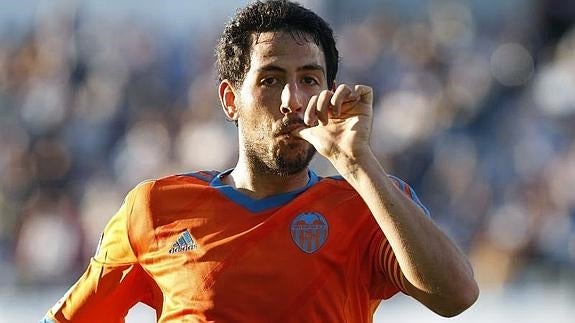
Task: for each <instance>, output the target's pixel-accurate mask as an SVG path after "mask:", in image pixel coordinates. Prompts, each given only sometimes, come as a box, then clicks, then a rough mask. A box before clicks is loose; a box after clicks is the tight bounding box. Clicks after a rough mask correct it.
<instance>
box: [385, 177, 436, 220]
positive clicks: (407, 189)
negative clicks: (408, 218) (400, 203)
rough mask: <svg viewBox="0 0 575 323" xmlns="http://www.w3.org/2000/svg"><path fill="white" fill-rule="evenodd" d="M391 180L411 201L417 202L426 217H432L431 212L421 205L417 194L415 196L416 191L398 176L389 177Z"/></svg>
mask: <svg viewBox="0 0 575 323" xmlns="http://www.w3.org/2000/svg"><path fill="white" fill-rule="evenodd" d="M388 176H389V178H390V179H392V180H393V182H394V183H395V184H396V185H397V187H399V189H400V190H401V191H402V192H404V193H405V194H407V195H409V197H410V198H411V200H412V201H413V202H415V204H417V205H418V206H419V207H420V208H421V209H422V210H423V212H424V213H425V215H427V216H428V217H431V213H430V212H429V210H428V209H427V208H426V207H425V205H423V203H421V201H420V200H419V197H417V194H415V190H413V188H411V186H409V185H408V184H407V183H406V182H404V181H403V180H401V179H399V178H398V177H396V176H393V175H388Z"/></svg>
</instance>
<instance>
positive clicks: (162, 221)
mask: <svg viewBox="0 0 575 323" xmlns="http://www.w3.org/2000/svg"><path fill="white" fill-rule="evenodd" d="M309 174H310V180H309V182H308V184H307V186H306V187H305V188H303V189H301V190H298V191H295V192H291V193H286V194H280V195H276V196H271V197H268V198H264V199H260V200H254V199H251V198H250V197H248V196H246V195H243V194H242V193H240V192H239V191H236V190H235V189H233V188H232V187H230V186H226V185H223V184H222V182H221V179H220V176H221V175H218V173H217V172H197V173H193V174H188V175H177V176H170V177H166V178H163V179H159V180H155V181H148V182H144V183H142V184H140V185H138V186H137V187H136V188H134V189H133V190H132V191H131V192H130V193H129V194H128V195H127V197H126V199H125V201H124V203H123V205H122V207H121V208H120V210H119V211H118V212H117V214H116V215H115V216H114V217H112V219H111V220H110V221H109V223H108V224H107V226H106V229H105V231H104V233H103V235H102V239H101V241H100V245H99V248H98V250H97V252H96V255H95V256H94V257H93V258H92V259H91V261H90V264H89V266H88V268H87V270H86V272H85V273H84V274H83V276H82V277H81V278H80V279H79V280H78V281H77V283H76V284H75V285H73V286H72V288H71V289H70V290H69V291H68V293H66V295H65V296H64V297H63V298H62V299H61V300H60V301H59V302H58V303H57V304H56V305H54V307H53V308H52V309H51V310H50V311H49V312H48V314H47V315H46V317H45V318H44V322H123V321H124V317H125V315H126V314H127V312H128V310H129V309H130V308H131V307H132V306H133V305H135V304H136V303H138V302H143V303H146V304H148V305H149V306H151V307H152V308H154V309H155V310H156V313H157V319H158V322H162V323H167V322H212V321H214V322H280V321H281V322H371V321H372V319H373V313H374V311H375V310H376V308H377V306H378V304H379V302H380V300H381V299H385V298H389V297H391V296H393V295H394V294H395V293H397V292H398V291H400V290H404V286H403V285H402V284H403V278H402V275H401V272H400V269H399V266H398V264H397V261H396V260H395V256H394V254H393V251H392V250H391V247H390V246H389V244H388V242H387V240H386V238H385V236H384V235H383V233H382V231H381V229H380V228H379V227H378V225H377V223H376V222H375V219H374V218H373V216H372V215H371V213H370V211H369V209H368V207H367V206H366V204H365V203H364V201H363V200H362V199H361V197H360V196H359V195H358V194H357V192H356V191H355V190H354V189H353V188H352V187H351V186H350V185H349V184H348V183H347V182H346V181H345V180H342V179H338V178H330V177H328V178H320V177H318V176H317V175H315V174H314V173H313V172H312V171H310V172H309ZM393 179H394V181H395V182H396V184H398V185H399V186H400V187H401V188H403V189H404V192H406V194H409V195H410V196H411V197H412V199H413V200H414V201H415V202H416V203H418V204H419V200H417V197H416V196H415V194H414V193H413V191H411V190H410V189H409V187H408V186H407V185H405V184H404V183H403V182H401V181H399V180H398V179H396V178H393Z"/></svg>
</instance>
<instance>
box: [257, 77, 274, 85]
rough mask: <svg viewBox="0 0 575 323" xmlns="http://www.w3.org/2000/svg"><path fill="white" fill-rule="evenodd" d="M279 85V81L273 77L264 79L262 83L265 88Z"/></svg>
mask: <svg viewBox="0 0 575 323" xmlns="http://www.w3.org/2000/svg"><path fill="white" fill-rule="evenodd" d="M277 83H278V79H276V78H275V77H272V76H269V77H266V78H263V79H262V80H261V81H260V84H261V85H263V86H273V85H276V84H277Z"/></svg>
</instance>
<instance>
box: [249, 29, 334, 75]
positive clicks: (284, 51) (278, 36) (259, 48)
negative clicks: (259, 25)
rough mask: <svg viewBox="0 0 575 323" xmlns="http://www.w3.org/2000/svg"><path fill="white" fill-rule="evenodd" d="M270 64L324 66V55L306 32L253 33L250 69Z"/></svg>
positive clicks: (286, 66) (287, 66) (295, 66)
mask: <svg viewBox="0 0 575 323" xmlns="http://www.w3.org/2000/svg"><path fill="white" fill-rule="evenodd" d="M270 64H275V65H280V66H282V67H285V68H289V67H294V68H297V67H299V66H304V65H309V64H316V65H320V66H323V67H324V68H325V56H324V54H323V51H322V50H321V48H320V46H318V45H317V44H316V43H315V42H314V41H313V38H312V37H311V36H309V35H306V34H297V33H295V34H293V33H290V32H265V33H261V34H255V35H253V36H252V49H251V55H250V69H257V68H258V67H261V66H264V65H270Z"/></svg>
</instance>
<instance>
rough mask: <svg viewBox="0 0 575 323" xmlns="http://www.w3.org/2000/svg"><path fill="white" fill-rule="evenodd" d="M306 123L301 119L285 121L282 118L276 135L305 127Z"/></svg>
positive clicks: (286, 133) (287, 133)
mask: <svg viewBox="0 0 575 323" xmlns="http://www.w3.org/2000/svg"><path fill="white" fill-rule="evenodd" d="M305 127H306V125H305V123H304V122H303V120H301V119H292V120H288V121H287V122H286V121H284V120H282V124H281V128H280V129H279V132H278V135H279V136H284V135H291V133H292V132H293V131H294V130H297V129H301V128H305Z"/></svg>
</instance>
